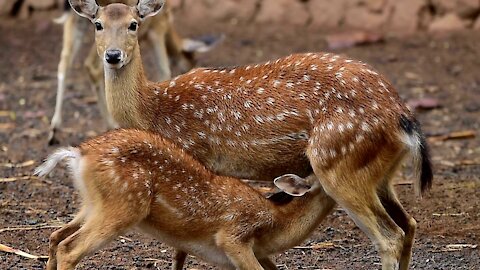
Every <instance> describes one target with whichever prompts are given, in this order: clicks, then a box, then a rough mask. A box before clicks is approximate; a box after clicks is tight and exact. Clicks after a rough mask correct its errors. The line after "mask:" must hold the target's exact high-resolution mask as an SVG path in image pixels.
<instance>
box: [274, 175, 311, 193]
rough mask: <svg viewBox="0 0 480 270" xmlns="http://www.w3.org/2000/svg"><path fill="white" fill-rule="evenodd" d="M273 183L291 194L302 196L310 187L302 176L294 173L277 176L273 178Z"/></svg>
mask: <svg viewBox="0 0 480 270" xmlns="http://www.w3.org/2000/svg"><path fill="white" fill-rule="evenodd" d="M273 183H274V184H275V186H277V187H278V188H279V189H281V190H283V191H284V192H285V193H287V194H289V195H292V196H303V195H304V194H305V193H307V192H308V191H310V190H311V189H312V187H311V186H310V185H308V183H307V182H306V181H305V179H304V178H301V177H300V176H298V175H295V174H285V175H282V176H280V177H277V178H275V180H273Z"/></svg>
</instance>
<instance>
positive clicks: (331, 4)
mask: <svg viewBox="0 0 480 270" xmlns="http://www.w3.org/2000/svg"><path fill="white" fill-rule="evenodd" d="M347 4H348V0H336V1H324V0H310V1H308V2H307V7H308V10H309V12H310V14H311V23H310V25H311V26H312V27H315V28H323V27H324V28H337V27H339V26H340V24H341V22H342V21H343V19H344V18H345V10H346V8H347Z"/></svg>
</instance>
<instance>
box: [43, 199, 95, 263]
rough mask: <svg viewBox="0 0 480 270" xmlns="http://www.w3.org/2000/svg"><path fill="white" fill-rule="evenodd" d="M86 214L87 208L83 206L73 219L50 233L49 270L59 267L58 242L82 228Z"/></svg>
mask: <svg viewBox="0 0 480 270" xmlns="http://www.w3.org/2000/svg"><path fill="white" fill-rule="evenodd" d="M85 216H86V209H85V207H83V208H82V209H81V210H80V211H79V212H78V214H77V215H76V216H75V218H74V219H73V220H72V221H70V222H69V223H67V224H66V225H65V226H63V227H62V228H60V229H58V230H56V231H54V232H53V233H52V234H51V235H50V243H49V251H48V262H47V270H55V269H57V248H58V244H59V243H60V242H62V241H63V240H64V239H65V238H67V237H69V236H70V235H72V234H73V233H75V232H76V231H78V230H79V229H80V227H81V225H82V222H83V221H84V219H85Z"/></svg>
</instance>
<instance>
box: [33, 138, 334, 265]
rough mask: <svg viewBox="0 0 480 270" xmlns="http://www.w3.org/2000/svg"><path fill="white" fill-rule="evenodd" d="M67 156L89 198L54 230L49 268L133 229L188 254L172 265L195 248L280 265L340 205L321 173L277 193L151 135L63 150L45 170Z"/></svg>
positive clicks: (223, 258)
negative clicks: (276, 257)
mask: <svg viewBox="0 0 480 270" xmlns="http://www.w3.org/2000/svg"><path fill="white" fill-rule="evenodd" d="M62 159H67V160H68V166H69V168H70V171H71V174H72V178H73V181H74V183H75V186H76V187H77V189H78V190H79V191H80V195H81V197H82V199H83V202H82V207H81V210H80V212H79V213H78V214H77V215H76V217H75V218H74V219H73V221H71V222H70V223H68V224H67V225H65V226H64V227H62V228H61V229H59V230H57V231H55V232H54V233H53V234H52V235H51V237H50V252H49V261H48V264H47V269H48V270H52V269H57V268H58V269H62V270H65V269H74V268H75V265H76V264H77V263H78V262H79V261H80V260H81V259H82V257H84V256H85V255H86V254H90V253H92V252H94V251H95V250H97V249H99V248H100V247H102V246H104V245H105V244H107V243H108V242H110V241H111V240H112V239H114V238H116V237H118V236H119V235H121V234H122V233H124V232H126V231H127V230H128V229H130V228H132V227H137V228H140V230H141V231H143V232H145V233H148V234H150V235H152V236H154V237H156V238H157V239H159V240H160V241H162V242H164V243H166V244H168V245H171V246H173V247H175V248H177V249H178V250H179V252H177V254H176V256H175V258H176V259H175V263H174V266H173V268H172V269H177V270H181V269H182V267H183V264H184V261H185V258H186V255H187V253H191V254H194V255H195V256H197V257H199V258H201V259H204V260H206V261H208V262H210V263H213V264H215V265H217V266H220V267H222V268H224V269H241V270H254V269H272V270H273V269H277V267H276V266H275V264H274V263H273V262H272V261H271V260H270V259H269V258H268V256H269V255H271V254H275V253H278V252H281V251H283V250H286V249H288V248H291V247H293V246H295V245H297V244H299V243H301V242H302V241H303V240H305V239H306V238H307V237H308V235H310V234H311V233H312V232H313V231H314V230H315V228H316V227H317V226H318V224H319V223H320V222H321V221H322V220H323V219H324V217H325V216H326V215H327V214H328V213H329V210H330V208H331V207H333V205H334V202H333V201H331V200H327V201H326V202H325V198H326V197H328V195H326V194H325V192H324V191H323V189H322V187H321V185H320V182H318V181H316V179H315V178H314V179H313V180H314V181H311V180H309V179H301V178H299V177H298V176H296V175H283V176H280V177H278V178H277V179H275V184H276V185H277V186H278V187H279V188H281V189H282V190H285V191H287V192H288V193H290V194H294V195H303V194H305V195H304V196H301V197H292V196H290V195H288V194H287V193H284V192H280V193H276V194H274V195H273V196H271V197H270V198H268V199H267V198H265V197H264V196H263V195H262V194H261V193H260V192H258V191H257V190H255V189H254V188H252V187H250V186H249V185H247V184H245V183H243V182H242V181H240V180H239V179H235V178H231V177H225V176H219V175H215V174H214V173H212V172H211V171H210V170H207V169H206V168H205V167H204V166H203V165H202V164H201V163H199V162H198V161H196V160H195V159H194V158H192V157H191V156H190V155H189V154H187V153H186V152H185V151H184V150H182V149H181V148H180V147H178V146H176V145H175V144H173V143H171V142H170V141H168V140H166V139H163V138H162V137H161V136H159V135H157V134H153V133H150V132H146V131H140V130H116V131H111V132H109V133H106V134H104V135H101V136H99V137H97V138H94V139H90V140H88V141H87V142H84V143H82V144H81V145H80V146H79V147H78V148H61V149H59V150H57V151H56V152H54V153H53V154H52V155H51V156H50V157H48V158H47V160H46V162H45V163H44V164H43V165H41V166H40V167H39V168H37V170H36V173H37V174H39V175H41V176H44V175H46V174H48V173H49V172H50V171H51V170H52V169H53V168H54V167H55V165H56V164H57V163H58V162H59V161H60V160H62ZM325 203H326V204H325ZM82 224H84V225H82Z"/></svg>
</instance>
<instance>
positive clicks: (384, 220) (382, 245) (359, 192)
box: [310, 151, 405, 270]
mask: <svg viewBox="0 0 480 270" xmlns="http://www.w3.org/2000/svg"><path fill="white" fill-rule="evenodd" d="M310 153H312V152H311V151H310ZM382 158H383V157H380V158H379V160H381V159H382ZM310 160H311V161H312V160H313V162H312V167H313V169H314V172H315V174H316V175H317V177H318V179H319V180H320V183H321V184H322V186H323V188H324V190H325V192H326V193H327V194H328V195H329V196H330V197H332V198H333V199H334V200H335V201H336V202H337V203H338V204H339V205H340V206H341V207H342V208H343V209H345V211H346V212H347V213H348V215H349V216H350V217H351V218H352V219H353V220H354V222H355V223H356V224H357V226H358V227H359V228H360V229H361V230H362V231H363V232H364V233H366V234H367V236H368V237H369V238H370V239H371V240H372V242H373V243H374V244H375V246H376V248H377V250H378V251H379V253H380V257H381V260H382V269H383V270H397V269H398V266H399V260H400V256H401V253H402V248H403V242H404V238H405V234H404V232H403V231H402V229H401V228H400V227H399V226H398V225H397V224H396V223H395V221H394V220H393V219H392V218H391V217H390V215H389V214H388V213H387V211H386V210H385V208H384V207H383V205H382V203H381V201H380V198H379V196H378V194H377V185H378V183H381V180H376V179H382V178H383V177H382V174H384V173H383V172H381V168H382V166H381V165H382V164H381V161H378V160H377V162H378V163H380V164H378V163H377V164H367V165H366V166H365V167H362V168H361V169H354V170H352V169H351V165H350V164H351V162H349V161H348V160H346V161H341V162H342V163H341V165H337V166H334V167H333V168H329V169H326V168H324V167H323V163H321V162H318V163H317V162H316V159H315V158H313V159H312V158H310ZM383 167H384V166H383Z"/></svg>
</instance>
